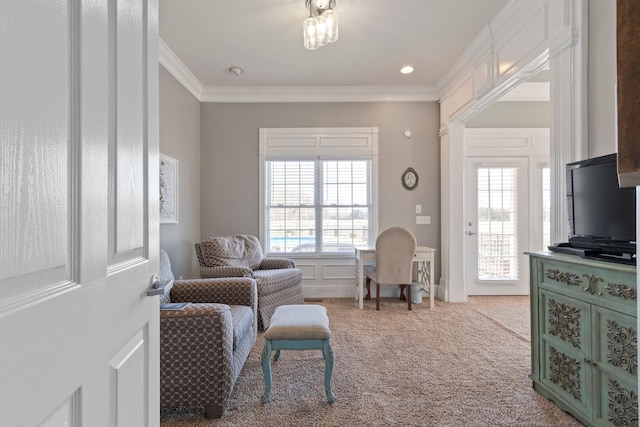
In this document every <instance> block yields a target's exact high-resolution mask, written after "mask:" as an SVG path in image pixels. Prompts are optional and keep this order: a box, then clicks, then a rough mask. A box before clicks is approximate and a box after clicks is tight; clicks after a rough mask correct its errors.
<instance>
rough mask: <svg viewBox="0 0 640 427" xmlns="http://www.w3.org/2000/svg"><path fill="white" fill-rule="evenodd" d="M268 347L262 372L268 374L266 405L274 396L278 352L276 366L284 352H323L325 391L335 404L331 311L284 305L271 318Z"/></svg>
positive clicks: (328, 398)
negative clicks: (330, 324)
mask: <svg viewBox="0 0 640 427" xmlns="http://www.w3.org/2000/svg"><path fill="white" fill-rule="evenodd" d="M264 338H265V344H264V350H263V352H262V372H263V373H264V395H263V396H262V403H268V402H269V395H270V394H271V352H272V351H275V352H276V355H275V357H274V358H273V361H274V362H277V361H278V359H280V350H314V349H317V350H322V356H323V357H324V363H325V365H324V390H325V392H326V393H327V401H328V402H329V403H333V402H335V400H336V399H335V397H334V396H333V392H332V391H331V372H332V371H333V350H332V349H331V330H329V318H328V317H327V309H326V308H325V307H323V306H321V305H314V304H298V305H281V306H279V307H278V308H276V311H275V312H274V313H273V316H272V317H271V324H270V325H269V327H268V328H267V330H266V331H265V333H264Z"/></svg>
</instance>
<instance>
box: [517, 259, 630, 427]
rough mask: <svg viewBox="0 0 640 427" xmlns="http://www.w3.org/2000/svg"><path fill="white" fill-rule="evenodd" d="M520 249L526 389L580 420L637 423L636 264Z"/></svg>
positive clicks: (599, 423)
mask: <svg viewBox="0 0 640 427" xmlns="http://www.w3.org/2000/svg"><path fill="white" fill-rule="evenodd" d="M528 255H529V256H530V262H531V264H530V265H531V268H530V274H531V292H530V301H531V358H532V363H531V366H532V372H531V379H532V380H533V388H534V389H535V390H536V391H537V392H538V393H540V394H541V395H542V396H544V397H546V398H548V399H551V400H552V401H553V402H554V403H555V404H556V405H557V406H559V407H560V408H561V409H563V410H565V411H567V412H569V413H571V414H572V415H573V416H575V417H576V418H578V420H580V421H581V422H582V423H584V424H585V425H588V426H622V425H637V420H638V406H637V404H635V402H634V399H637V396H638V374H637V372H638V356H637V352H636V351H637V348H636V347H637V339H638V332H637V331H638V323H637V308H636V301H637V295H638V294H637V283H636V280H637V270H636V267H633V266H627V265H619V264H614V263H609V262H601V261H593V260H589V259H584V258H580V257H576V256H570V255H565V254H558V253H550V252H532V253H528Z"/></svg>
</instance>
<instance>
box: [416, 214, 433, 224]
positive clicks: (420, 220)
mask: <svg viewBox="0 0 640 427" xmlns="http://www.w3.org/2000/svg"><path fill="white" fill-rule="evenodd" d="M416 224H422V225H424V224H431V217H430V216H423V215H417V216H416Z"/></svg>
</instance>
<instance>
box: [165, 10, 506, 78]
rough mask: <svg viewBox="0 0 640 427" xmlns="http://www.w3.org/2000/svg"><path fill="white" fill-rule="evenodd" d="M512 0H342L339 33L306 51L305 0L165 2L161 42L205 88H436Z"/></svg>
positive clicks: (338, 12)
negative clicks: (406, 70)
mask: <svg viewBox="0 0 640 427" xmlns="http://www.w3.org/2000/svg"><path fill="white" fill-rule="evenodd" d="M508 1H509V0H482V1H478V0H395V1H391V0H376V1H372V0H336V2H337V5H336V8H335V10H336V13H337V15H338V19H339V32H340V37H339V39H338V40H337V41H336V42H335V43H332V44H329V45H327V46H325V47H321V48H320V49H317V50H314V51H309V50H306V49H305V48H304V47H303V45H302V21H303V20H304V19H305V18H306V17H307V11H306V9H305V4H304V3H305V2H304V0H262V1H258V0H227V1H221V0H159V4H160V11H159V20H160V38H161V39H162V41H163V42H164V44H165V45H166V46H164V47H168V48H169V49H170V51H172V52H173V54H175V57H177V58H178V59H179V61H177V62H178V63H179V62H180V61H181V62H182V63H183V64H184V66H185V67H186V68H187V69H188V70H189V71H190V72H191V73H192V74H193V77H195V79H197V81H198V82H199V84H200V85H202V87H203V88H204V89H205V90H206V89H207V88H208V89H213V90H215V88H226V89H227V90H233V89H234V88H236V89H240V88H242V87H244V89H249V88H248V87H253V88H256V87H261V88H274V87H278V88H287V87H296V88H300V87H305V88H308V89H313V88H319V87H323V88H327V87H333V89H334V90H336V89H337V88H338V89H339V88H342V89H344V90H346V89H351V90H353V89H356V90H357V88H362V87H367V88H371V87H379V88H391V87H395V88H400V89H404V90H407V89H411V88H416V87H423V88H424V87H428V88H432V89H433V88H435V87H437V86H438V83H439V82H440V81H441V79H443V77H444V76H445V75H446V73H447V72H448V71H449V70H450V69H451V68H452V67H453V65H454V64H455V62H456V60H457V59H458V58H459V57H460V56H461V55H462V54H463V52H464V49H465V48H466V47H467V46H468V45H469V43H470V42H471V41H472V40H473V39H474V38H475V37H476V36H477V35H478V34H479V33H480V31H481V30H482V28H483V27H484V26H485V25H487V24H488V23H489V21H490V20H491V19H492V18H493V17H494V16H495V15H496V14H497V13H498V12H499V11H500V10H501V9H502V8H503V7H504V6H505V5H506V4H507V3H508ZM161 47H163V46H161ZM407 64H409V65H412V66H413V67H414V68H415V71H414V72H413V73H412V74H409V75H403V74H401V73H400V68H401V67H402V66H404V65H407ZM163 65H164V64H163ZM231 66H238V67H241V68H242V69H243V70H244V73H243V74H242V75H240V76H237V75H235V74H233V73H230V72H229V67H231Z"/></svg>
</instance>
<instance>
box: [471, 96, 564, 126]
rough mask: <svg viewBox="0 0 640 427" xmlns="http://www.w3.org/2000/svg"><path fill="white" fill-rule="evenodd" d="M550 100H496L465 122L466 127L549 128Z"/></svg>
mask: <svg viewBox="0 0 640 427" xmlns="http://www.w3.org/2000/svg"><path fill="white" fill-rule="evenodd" d="M550 126H551V110H550V103H549V102H541V101H535V102H534V101H529V102H513V101H511V102H506V101H504V102H495V103H493V104H492V105H490V106H489V107H487V108H486V109H484V110H482V111H480V112H479V113H478V114H476V115H475V116H473V117H472V118H471V119H469V120H468V121H466V122H465V127H466V128H503V127H509V128H548V127H550Z"/></svg>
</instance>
